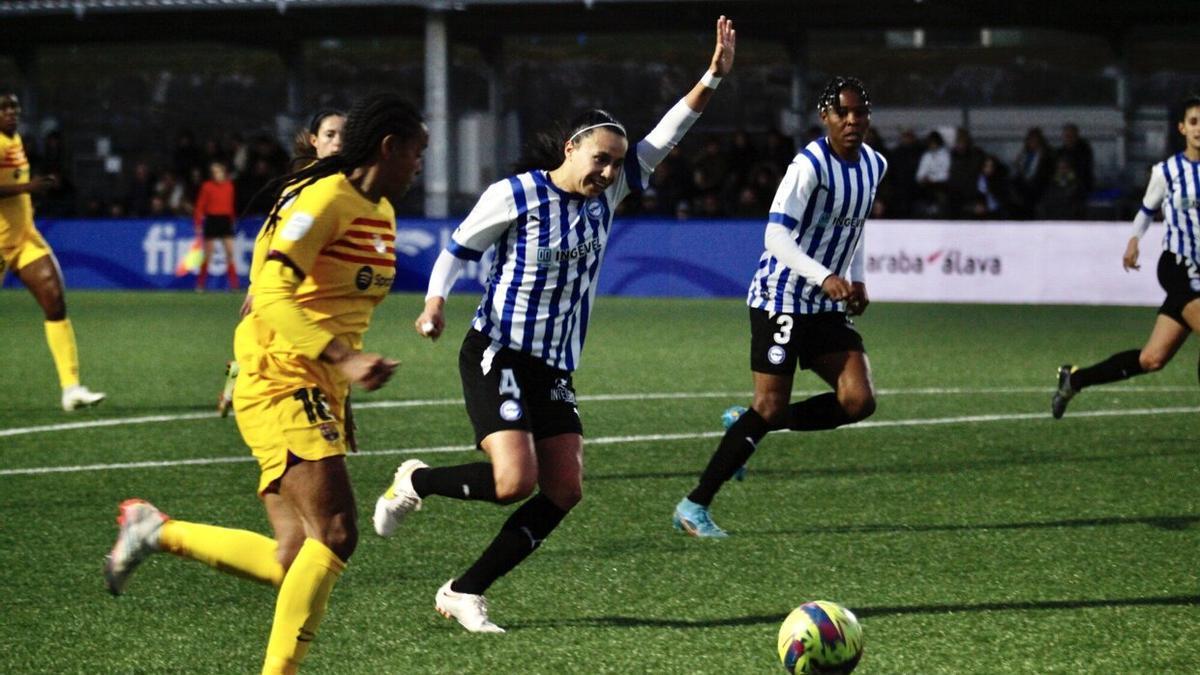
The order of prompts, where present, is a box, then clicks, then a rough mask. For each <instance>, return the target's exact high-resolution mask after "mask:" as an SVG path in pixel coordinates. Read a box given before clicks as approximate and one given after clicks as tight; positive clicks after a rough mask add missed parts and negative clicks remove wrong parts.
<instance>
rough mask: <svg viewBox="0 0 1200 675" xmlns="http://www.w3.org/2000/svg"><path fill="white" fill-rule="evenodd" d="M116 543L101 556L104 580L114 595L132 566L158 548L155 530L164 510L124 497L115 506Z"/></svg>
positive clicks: (135, 565)
mask: <svg viewBox="0 0 1200 675" xmlns="http://www.w3.org/2000/svg"><path fill="white" fill-rule="evenodd" d="M118 509H119V514H118V515H117V525H118V526H119V528H120V529H119V530H118V531H117V543H115V544H113V547H112V551H110V552H109V554H108V555H106V556H104V583H105V585H107V586H108V590H109V592H111V593H112V594H113V595H120V594H121V592H122V591H124V590H125V585H126V584H128V583H129V576H130V575H131V574H133V570H135V569H137V566H138V565H139V564H140V563H141V562H142V561H143V560H145V559H146V557H147V556H149V555H150V554H151V553H154V552H155V551H157V550H158V534H159V531H160V530H161V529H162V524H163V523H165V522H166V521H167V520H168V517H167V514H165V513H163V512H162V511H159V510H158V509H156V508H155V507H154V505H153V504H151V503H150V502H148V501H145V500H142V499H126V500H125V501H123V502H121V506H119V507H118Z"/></svg>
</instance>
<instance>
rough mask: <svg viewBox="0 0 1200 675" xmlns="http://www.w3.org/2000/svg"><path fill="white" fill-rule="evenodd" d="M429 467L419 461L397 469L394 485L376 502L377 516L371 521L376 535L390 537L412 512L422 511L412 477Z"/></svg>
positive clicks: (415, 460) (409, 462)
mask: <svg viewBox="0 0 1200 675" xmlns="http://www.w3.org/2000/svg"><path fill="white" fill-rule="evenodd" d="M428 468H429V465H428V464H426V463H425V462H422V461H421V460H419V459H410V460H407V461H405V462H404V463H403V464H401V465H400V467H399V468H398V469H396V477H395V478H394V479H393V480H392V485H391V487H389V488H388V489H387V492H384V493H383V494H382V495H380V496H379V499H377V500H375V515H374V516H373V517H372V518H371V521H372V522H373V523H374V524H375V534H378V535H379V536H381V537H390V536H392V533H393V532H395V531H396V527H397V526H399V525H400V523H402V522H404V518H405V517H406V516H407V515H408V514H409V512H411V511H420V510H421V497H420V496H419V495H418V494H417V491H416V490H414V489H413V485H412V475H413V472H414V471H416V470H417V469H428Z"/></svg>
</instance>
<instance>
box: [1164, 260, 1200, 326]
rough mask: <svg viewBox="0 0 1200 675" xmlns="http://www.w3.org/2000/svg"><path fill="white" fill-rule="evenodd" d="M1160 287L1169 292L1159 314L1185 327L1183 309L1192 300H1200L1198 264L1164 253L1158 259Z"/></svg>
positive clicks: (1199, 271) (1199, 270)
mask: <svg viewBox="0 0 1200 675" xmlns="http://www.w3.org/2000/svg"><path fill="white" fill-rule="evenodd" d="M1158 285H1159V286H1162V289H1163V290H1164V291H1166V292H1167V299H1166V300H1163V304H1162V306H1161V307H1159V308H1158V313H1159V314H1163V315H1165V316H1169V317H1171V318H1172V319H1175V320H1176V321H1178V322H1179V323H1181V324H1183V325H1184V326H1186V325H1187V322H1186V321H1184V320H1183V308H1184V306H1186V305H1187V304H1188V303H1189V302H1191V301H1192V300H1195V299H1196V298H1200V269H1197V267H1196V264H1195V263H1193V262H1191V261H1189V260H1187V259H1185V258H1183V257H1181V256H1178V255H1175V254H1174V253H1171V252H1170V251H1163V254H1162V256H1160V257H1159V259H1158Z"/></svg>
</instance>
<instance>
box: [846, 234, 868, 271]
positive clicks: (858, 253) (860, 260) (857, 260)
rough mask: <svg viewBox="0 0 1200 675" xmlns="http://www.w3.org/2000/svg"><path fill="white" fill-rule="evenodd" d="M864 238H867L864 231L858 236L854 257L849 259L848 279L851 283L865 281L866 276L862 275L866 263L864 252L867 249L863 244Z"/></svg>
mask: <svg viewBox="0 0 1200 675" xmlns="http://www.w3.org/2000/svg"><path fill="white" fill-rule="evenodd" d="M866 238H867V232H866V230H864V231H863V232H862V234H860V235H858V248H857V249H856V250H855V251H854V257H853V258H851V259H850V275H849V279H850V281H852V282H853V281H858V282H865V281H866V280H867V279H866V274H864V271H865V269H866V264H865V263H866V257H867V254H866V253H865V251H866V248H867V247H866V245H865V242H864V241H863V240H864V239H866Z"/></svg>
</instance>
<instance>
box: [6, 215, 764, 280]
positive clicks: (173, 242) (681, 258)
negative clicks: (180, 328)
mask: <svg viewBox="0 0 1200 675" xmlns="http://www.w3.org/2000/svg"><path fill="white" fill-rule="evenodd" d="M261 224H262V221H261V220H259V219H254V220H250V219H247V220H245V221H243V222H241V223H239V225H238V229H237V234H236V236H235V238H234V240H233V241H234V245H233V257H234V264H235V266H236V269H237V270H238V273H239V275H240V276H241V279H242V287H243V288H244V287H245V285H246V276H247V273H248V272H249V267H250V258H251V255H252V252H253V250H254V237H255V236H256V234H257V232H258V228H259V226H260V225H261ZM457 225H458V221H457V220H453V219H443V220H427V219H416V220H400V221H397V223H396V258H397V264H396V268H397V269H396V281H395V283H394V285H393V287H392V288H393V290H397V291H416V292H420V291H424V290H425V286H426V281H427V280H428V278H429V271H430V270H431V269H432V268H433V262H434V260H436V259H437V256H438V253H440V252H441V250H442V249H443V248H444V247H445V245H446V243H447V242H448V241H449V239H450V233H451V232H452V231H453V229H454V227H455V226H457ZM37 227H38V229H39V230H40V231H41V232H42V234H43V235H44V236H45V237H46V240H47V241H48V242H49V243H50V246H51V247H52V248H53V249H54V253H55V256H56V257H57V258H58V262H59V265H61V267H62V270H63V276H64V277H65V278H66V282H67V286H68V288H94V289H106V288H107V289H160V290H162V289H180V290H191V289H192V288H193V287H194V286H195V283H196V278H195V275H192V274H188V275H185V276H176V275H175V269H176V267H177V266H178V264H179V262H180V261H181V260H182V259H183V257H184V256H185V255H186V253H187V250H188V247H189V246H190V245H191V243H192V240H193V238H194V233H193V229H192V223H191V221H190V220H189V219H187V218H171V219H137V220H51V219H47V220H39V221H38V223H37ZM763 227H764V225H763V224H762V223H761V222H758V221H734V220H720V221H704V220H690V221H675V220H640V219H618V220H617V221H616V222H615V223H614V224H613V232H612V235H611V236H610V237H609V239H608V244H607V246H606V249H607V250H606V251H605V253H604V259H605V262H604V267H603V269H602V270H601V272H600V288H599V292H600V293H601V294H606V295H634V296H676V297H740V296H743V295H744V294H745V293H746V286H747V284H748V283H749V281H750V277H751V276H752V275H753V272H754V266H755V265H756V264H757V262H758V257H759V254H761V253H762V233H763ZM491 259H492V258H491V252H489V253H488V254H486V255H485V256H484V258H483V260H481V261H480V262H478V263H470V264H468V265H467V269H466V271H465V272H464V273H463V277H462V279H460V280H459V283H458V285H457V286H456V287H455V292H459V293H461V292H480V291H482V289H483V282H484V281H485V280H486V275H487V272H488V270H489V268H490V263H491ZM227 265H228V261H227V260H226V259H225V253H224V250H223V248H222V247H221V246H220V245H219V244H218V245H216V246H214V254H213V257H212V260H211V261H209V278H208V287H209V288H210V289H213V290H218V289H225V288H226V287H227V282H226V279H225V271H226V268H227ZM19 285H20V281H19V280H17V279H16V278H14V275H12V274H9V275H6V277H5V279H4V287H6V288H8V287H13V286H19Z"/></svg>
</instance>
